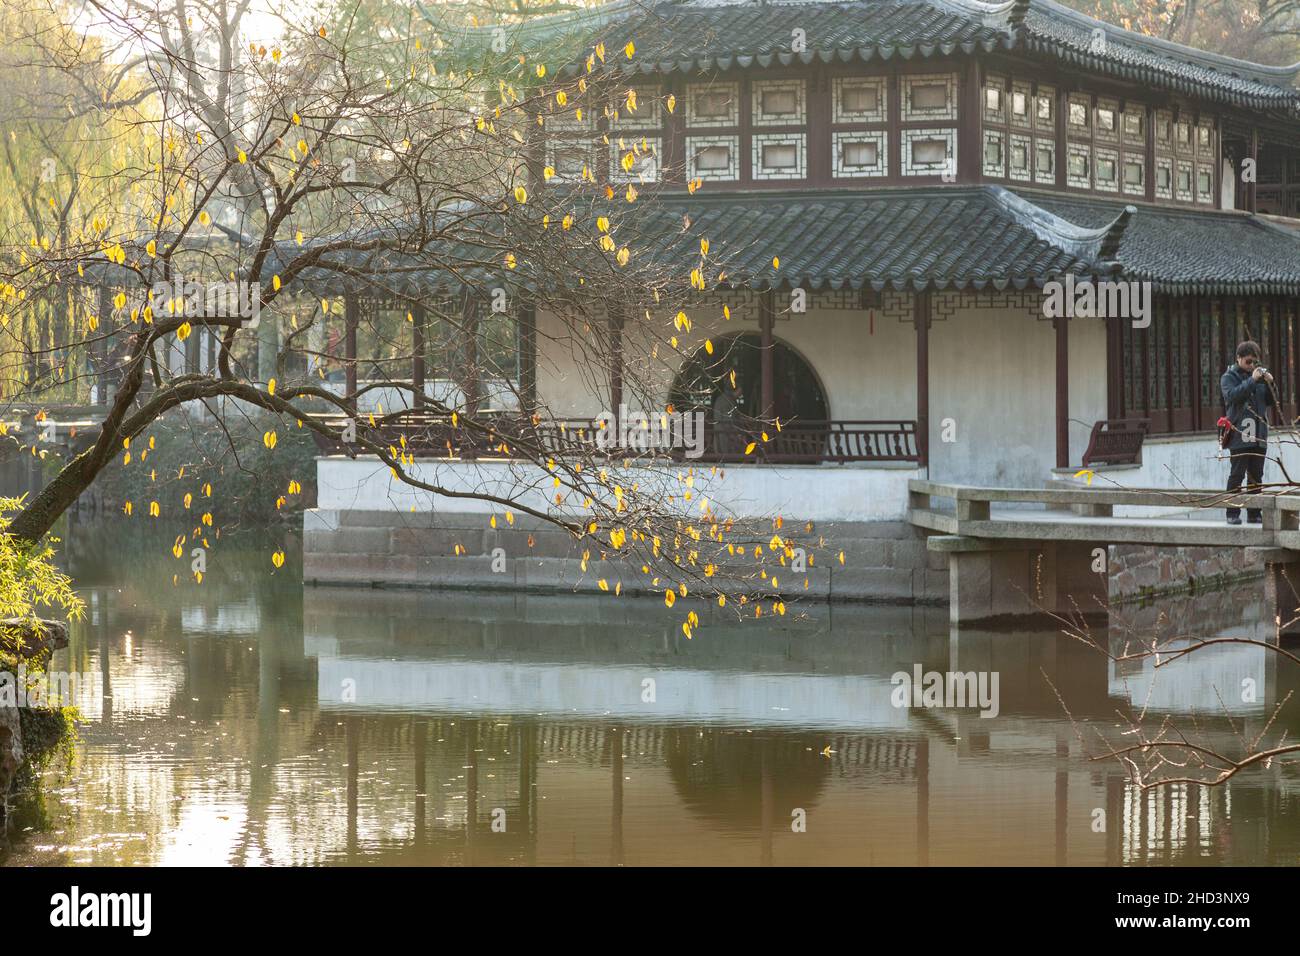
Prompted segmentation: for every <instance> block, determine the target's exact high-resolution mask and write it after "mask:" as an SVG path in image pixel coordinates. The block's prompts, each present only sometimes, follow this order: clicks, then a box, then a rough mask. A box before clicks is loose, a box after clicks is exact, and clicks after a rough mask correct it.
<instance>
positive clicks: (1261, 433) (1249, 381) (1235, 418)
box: [1219, 362, 1273, 451]
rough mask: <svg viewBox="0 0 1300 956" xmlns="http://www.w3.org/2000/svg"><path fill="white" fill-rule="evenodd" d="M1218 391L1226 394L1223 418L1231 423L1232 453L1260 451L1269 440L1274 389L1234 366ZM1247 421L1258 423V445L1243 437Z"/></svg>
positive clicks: (1234, 364) (1233, 364) (1227, 372)
mask: <svg viewBox="0 0 1300 956" xmlns="http://www.w3.org/2000/svg"><path fill="white" fill-rule="evenodd" d="M1219 391H1220V392H1222V393H1223V408H1224V412H1223V413H1224V415H1226V416H1227V417H1228V420H1229V421H1230V422H1232V441H1231V443H1230V444H1229V445H1228V449H1229V451H1237V450H1238V449H1241V448H1257V447H1258V445H1262V444H1263V443H1264V442H1266V441H1267V440H1268V407H1269V406H1270V405H1272V404H1273V389H1272V388H1270V387H1269V384H1268V382H1266V381H1264V380H1263V379H1260V380H1259V381H1258V382H1257V381H1255V380H1254V378H1252V376H1251V373H1250V372H1247V371H1245V370H1243V369H1242V367H1241V366H1240V365H1238V364H1237V363H1236V362H1233V363H1232V364H1231V365H1229V366H1228V370H1227V371H1226V372H1224V373H1223V377H1222V378H1221V379H1219ZM1247 418H1253V419H1255V439H1256V441H1257V443H1258V444H1257V445H1255V446H1252V445H1250V444H1249V443H1247V442H1246V441H1245V440H1244V439H1243V437H1242V433H1241V428H1242V423H1243V422H1245V421H1246V419H1247Z"/></svg>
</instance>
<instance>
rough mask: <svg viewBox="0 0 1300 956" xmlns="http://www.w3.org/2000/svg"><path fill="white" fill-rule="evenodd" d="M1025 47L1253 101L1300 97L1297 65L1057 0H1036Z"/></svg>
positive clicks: (1171, 85) (1225, 98)
mask: <svg viewBox="0 0 1300 956" xmlns="http://www.w3.org/2000/svg"><path fill="white" fill-rule="evenodd" d="M1023 37H1024V40H1023V43H1024V47H1025V49H1027V50H1030V51H1033V52H1039V53H1046V54H1048V55H1051V56H1054V57H1056V58H1058V59H1063V60H1065V61H1067V62H1069V63H1073V64H1076V65H1078V66H1080V67H1081V68H1083V69H1085V70H1094V71H1099V72H1105V73H1111V74H1114V75H1118V76H1122V77H1124V78H1126V79H1130V80H1137V81H1140V82H1143V83H1147V84H1149V85H1152V86H1159V87H1164V88H1166V89H1173V90H1178V91H1180V92H1183V93H1189V94H1193V95H1201V96H1206V97H1208V98H1211V99H1216V100H1220V101H1222V102H1227V103H1233V104H1236V105H1240V106H1253V107H1264V108H1267V107H1287V106H1293V105H1295V104H1296V103H1297V102H1300V96H1298V94H1297V90H1296V88H1295V86H1294V81H1295V76H1296V73H1297V67H1298V66H1300V65H1293V66H1285V67H1269V66H1263V65H1261V64H1258V63H1248V62H1246V61H1244V60H1236V59H1233V58H1231V57H1225V56H1219V55H1217V54H1213V53H1208V52H1206V51H1204V50H1197V49H1194V48H1192V47H1187V46H1182V45H1181V44H1177V43H1170V42H1168V41H1165V40H1161V39H1159V38H1158V37H1150V36H1144V35H1143V34H1140V33H1134V32H1132V31H1130V30H1124V29H1122V28H1120V27H1117V26H1114V25H1112V24H1109V23H1102V22H1101V21H1099V20H1094V19H1093V18H1091V17H1088V16H1085V15H1084V14H1082V13H1078V12H1077V11H1074V10H1071V9H1069V8H1067V7H1064V6H1061V5H1060V4H1058V3H1055V2H1053V0H1032V3H1031V4H1030V5H1029V8H1028V10H1027V12H1026V14H1025V18H1024V31H1023Z"/></svg>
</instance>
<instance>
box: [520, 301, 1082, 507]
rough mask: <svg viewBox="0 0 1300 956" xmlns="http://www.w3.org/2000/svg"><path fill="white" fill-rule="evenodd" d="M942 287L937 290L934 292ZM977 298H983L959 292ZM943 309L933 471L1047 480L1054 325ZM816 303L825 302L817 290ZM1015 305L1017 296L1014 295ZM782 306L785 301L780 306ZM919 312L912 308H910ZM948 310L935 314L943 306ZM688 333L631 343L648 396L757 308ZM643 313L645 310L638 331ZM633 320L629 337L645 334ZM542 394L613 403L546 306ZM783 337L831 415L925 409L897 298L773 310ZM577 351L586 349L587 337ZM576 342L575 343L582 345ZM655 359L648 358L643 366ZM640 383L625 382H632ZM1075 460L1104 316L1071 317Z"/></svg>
mask: <svg viewBox="0 0 1300 956" xmlns="http://www.w3.org/2000/svg"><path fill="white" fill-rule="evenodd" d="M940 298H942V297H936V302H937V301H938V300H939V299H940ZM959 298H960V299H962V300H965V301H966V302H967V303H971V302H972V299H973V298H974V297H972V296H970V295H964V296H961V297H959ZM995 301H996V302H997V304H993V305H990V304H987V300H986V301H985V302H984V303H981V302H980V301H979V299H974V304H968V305H967V306H966V307H957V308H956V309H955V310H950V309H946V308H945V309H940V310H938V312H939V315H936V319H935V321H934V322H933V323H932V325H931V331H930V475H931V477H933V478H935V479H937V480H944V481H958V482H965V483H977V484H989V485H998V486H1004V487H1010V486H1026V485H1028V486H1033V487H1041V486H1042V484H1043V482H1044V481H1046V480H1047V479H1048V478H1050V475H1051V469H1052V467H1053V466H1054V465H1055V463H1056V417H1055V416H1056V333H1055V330H1054V329H1053V328H1052V325H1051V323H1050V322H1049V321H1047V320H1046V319H1043V318H1042V317H1041V314H1040V312H1039V311H1038V309H1037V308H1036V307H1035V305H1034V303H1035V302H1036V300H1035V299H1033V298H1022V297H1019V296H1014V295H1013V296H1011V297H1010V298H1009V300H1008V298H1006V297H999V299H997V300H995ZM813 302H814V303H815V302H816V300H815V299H814V300H813ZM1017 302H1019V304H1016V303H1017ZM778 307H779V308H780V305H779V306H778ZM903 311H904V313H905V314H906V315H907V318H908V319H910V308H909V309H906V310H903ZM949 311H951V312H952V314H951V315H948V316H947V317H940V315H943V314H944V313H946V312H949ZM687 312H688V315H690V317H691V320H692V329H691V332H690V333H689V334H680V335H679V339H680V341H681V347H680V353H674V352H673V351H672V350H671V349H668V348H666V347H664V346H663V345H661V346H660V348H659V355H658V357H657V358H655V359H653V360H649V359H648V358H647V356H648V354H649V348H650V346H649V344H648V342H646V343H643V345H633V344H630V345H629V348H628V353H627V354H628V357H629V361H632V360H633V359H634V358H639V359H640V360H641V361H642V363H643V365H642V368H641V369H640V370H639V371H636V372H633V373H631V374H630V376H629V378H632V377H634V376H636V377H639V379H640V380H641V381H648V382H650V383H651V388H650V394H649V395H647V396H646V398H645V401H644V403H639V402H638V401H637V400H636V398H634V397H633V395H632V394H628V396H627V399H626V401H627V404H628V405H629V407H630V408H631V410H632V411H638V412H639V411H645V410H646V409H645V408H643V407H640V405H641V404H646V405H650V404H651V401H653V402H654V403H655V405H652V406H651V407H657V406H661V405H662V404H663V403H665V402H666V401H667V397H668V391H669V389H670V387H671V383H672V379H673V376H674V374H675V373H676V371H677V369H678V368H679V367H680V365H681V362H682V361H683V356H684V355H690V354H693V353H694V351H695V350H696V349H698V348H700V347H702V345H703V343H704V341H705V339H713V340H714V341H715V342H717V341H718V340H719V339H720V338H721V337H722V336H725V335H728V334H735V333H741V332H756V331H757V330H758V322H757V315H756V314H755V310H754V309H752V308H746V307H744V306H743V305H739V306H737V305H733V307H732V318H731V320H730V321H724V320H723V318H722V311H721V307H720V306H719V307H717V308H713V307H709V308H700V309H692V310H687ZM652 316H653V317H652V318H651V320H650V321H651V322H662V323H663V324H664V327H663V328H662V329H656V330H654V331H657V332H659V333H660V334H661V335H663V336H664V337H666V336H667V335H669V334H672V329H671V321H672V320H671V316H670V315H668V314H657V315H656V314H653V313H652ZM645 322H646V320H645V317H644V314H641V315H639V316H638V318H637V320H636V323H640V329H641V330H642V333H644V331H645ZM634 326H635V323H629V329H628V332H627V335H628V337H629V341H630V342H631V341H633V336H635V335H637V334H638V332H637V330H636V328H635V327H634ZM538 327H539V337H538V342H539V345H538V351H539V353H540V357H539V367H538V395H539V398H540V400H541V402H542V403H543V405H545V406H547V407H549V410H550V412H551V414H554V415H557V416H561V417H588V416H595V415H597V414H599V413H600V412H601V411H604V410H606V406H607V405H608V404H609V399H608V397H607V396H608V384H607V380H606V378H605V377H604V374H603V372H602V371H601V370H599V369H597V368H595V367H594V366H592V365H589V364H587V363H585V362H584V361H583V359H582V357H581V355H580V354H579V355H578V356H577V357H576V358H575V356H574V354H573V347H572V346H573V343H574V341H575V339H576V338H577V337H576V336H570V334H569V330H568V329H567V328H566V327H565V324H564V323H563V322H562V321H561V320H560V319H558V318H557V317H555V316H553V315H549V314H546V313H542V314H540V315H539V316H538ZM775 334H776V337H777V338H778V339H779V340H780V341H783V342H785V343H786V344H787V345H789V346H790V347H792V348H794V349H795V350H796V351H797V352H799V353H800V354H801V355H802V356H803V358H804V359H805V360H807V362H808V363H809V365H811V367H812V369H813V371H814V372H815V373H816V375H817V377H818V378H819V379H820V381H821V383H822V387H823V389H824V390H825V393H826V398H827V403H828V405H829V410H830V417H831V418H836V419H893V418H897V419H908V420H910V419H915V418H916V335H915V332H914V330H913V327H912V324H911V322H910V321H907V320H904V319H903V318H902V316H901V315H900V312H899V310H898V309H896V308H884V309H879V310H876V311H875V314H874V321H873V319H872V318H871V317H869V316H868V313H867V312H866V311H865V310H861V309H830V308H810V309H809V311H808V312H806V313H804V314H802V315H789V316H785V317H780V318H778V320H777V322H776V324H775ZM580 349H581V347H580ZM580 349H579V351H580ZM645 361H651V362H652V363H653V368H652V369H646V368H644V362H645ZM631 390H632V387H631V384H630V383H629V388H628V391H629V393H630V392H631ZM1070 417H1071V419H1072V420H1073V421H1072V422H1071V424H1070V461H1071V463H1074V462H1078V461H1079V460H1081V458H1082V456H1083V452H1084V450H1085V449H1086V448H1087V444H1088V434H1089V431H1090V430H1091V428H1092V424H1093V422H1095V421H1096V420H1098V419H1101V418H1105V417H1106V328H1105V322H1104V320H1100V319H1074V320H1072V321H1071V323H1070ZM946 418H951V419H953V420H954V421H955V423H956V441H955V442H952V443H945V442H943V441H942V440H941V438H942V437H943V423H944V419H946Z"/></svg>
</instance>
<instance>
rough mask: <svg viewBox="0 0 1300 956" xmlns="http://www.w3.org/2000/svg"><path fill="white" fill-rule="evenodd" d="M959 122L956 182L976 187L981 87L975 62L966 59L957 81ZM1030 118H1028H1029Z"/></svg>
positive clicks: (980, 149)
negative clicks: (963, 69)
mask: <svg viewBox="0 0 1300 956" xmlns="http://www.w3.org/2000/svg"><path fill="white" fill-rule="evenodd" d="M959 95H960V97H961V111H960V116H961V122H960V125H959V127H958V132H957V136H958V143H957V167H958V168H957V169H954V170H953V172H954V173H956V174H957V175H956V177H955V178H956V179H957V180H958V181H960V182H963V183H977V182H979V181H980V179H981V178H982V174H981V169H982V164H983V157H984V144H983V142H981V139H982V135H983V134H982V130H983V122H982V118H983V116H984V104H983V97H984V93H983V84H982V78H981V76H980V62H979V58H978V57H975V56H971V57H968V58H967V60H966V69H965V71H964V72H963V74H962V81H961V92H960V94H959ZM1030 115H1032V114H1030Z"/></svg>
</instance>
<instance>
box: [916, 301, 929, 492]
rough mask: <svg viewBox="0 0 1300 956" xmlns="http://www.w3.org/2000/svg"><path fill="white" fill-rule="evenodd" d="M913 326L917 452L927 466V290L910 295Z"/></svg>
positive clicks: (926, 466)
mask: <svg viewBox="0 0 1300 956" xmlns="http://www.w3.org/2000/svg"><path fill="white" fill-rule="evenodd" d="M912 323H913V325H915V326H916V452H917V454H918V455H919V456H920V459H921V467H923V468H929V466H930V293H929V292H917V293H915V294H913V296H912Z"/></svg>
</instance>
